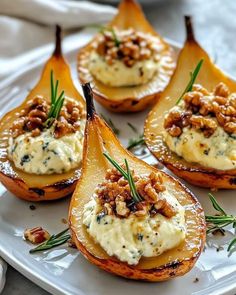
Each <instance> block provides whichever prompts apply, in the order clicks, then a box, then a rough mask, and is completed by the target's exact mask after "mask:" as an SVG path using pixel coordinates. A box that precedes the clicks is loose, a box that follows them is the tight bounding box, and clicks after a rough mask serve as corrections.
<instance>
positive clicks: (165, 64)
mask: <svg viewBox="0 0 236 295" xmlns="http://www.w3.org/2000/svg"><path fill="white" fill-rule="evenodd" d="M107 28H116V29H117V30H127V29H130V28H133V29H134V30H135V31H137V32H143V33H148V34H151V35H153V36H157V37H158V38H160V42H161V44H162V46H163V54H162V55H163V56H162V58H161V62H160V63H159V65H158V67H159V69H158V71H157V72H156V74H155V75H154V76H153V78H152V79H151V80H150V81H149V82H147V83H146V84H143V85H139V86H129V87H127V86H126V87H111V86H107V85H105V84H103V83H101V82H99V81H98V80H97V79H96V78H94V77H93V76H92V75H91V73H90V71H89V61H90V56H91V53H92V52H93V51H94V48H96V47H97V45H98V40H99V35H100V34H97V36H95V38H94V39H93V40H92V41H91V42H90V43H89V44H87V45H86V46H85V47H84V48H82V49H81V50H80V51H79V53H78V73H79V79H80V81H81V83H86V82H92V89H93V94H94V98H95V99H96V100H97V101H98V102H99V103H101V104H102V105H103V106H104V107H106V108H107V109H109V110H111V111H113V112H137V111H141V110H143V109H145V108H146V107H147V106H148V105H151V104H153V103H154V102H155V101H156V100H157V99H158V97H159V95H160V93H161V92H162V91H163V90H164V88H165V87H166V85H167V84H168V82H169V79H170V77H171V75H172V74H173V71H174V68H175V62H174V60H173V59H175V57H174V56H173V55H174V53H173V50H172V49H171V48H170V46H169V45H168V44H167V43H166V42H165V41H164V40H163V39H162V38H161V37H160V36H159V34H158V33H156V32H155V30H154V29H153V28H152V26H151V25H150V24H149V22H148V21H147V19H146V18H145V16H144V14H143V12H142V9H141V7H140V6H139V5H138V4H137V3H136V1H135V0H123V1H122V2H121V3H120V6H119V11H118V14H117V15H116V16H115V18H114V19H113V20H112V21H111V22H110V23H109V24H108V25H107ZM121 75H122V73H121Z"/></svg>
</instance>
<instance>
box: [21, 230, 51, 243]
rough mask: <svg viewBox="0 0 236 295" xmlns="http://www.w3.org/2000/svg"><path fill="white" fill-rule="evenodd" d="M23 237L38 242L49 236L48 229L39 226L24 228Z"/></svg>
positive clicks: (31, 241)
mask: <svg viewBox="0 0 236 295" xmlns="http://www.w3.org/2000/svg"><path fill="white" fill-rule="evenodd" d="M24 238H25V239H26V240H27V241H29V242H30V243H32V244H40V243H42V242H44V241H46V240H48V239H49V238H50V234H49V232H48V231H46V230H45V229H43V228H42V227H41V226H38V227H34V228H31V229H26V230H25V231H24Z"/></svg>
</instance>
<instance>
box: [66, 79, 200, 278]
mask: <svg viewBox="0 0 236 295" xmlns="http://www.w3.org/2000/svg"><path fill="white" fill-rule="evenodd" d="M83 88H84V93H85V97H86V101H87V125H86V130H85V141H84V150H83V164H82V175H81V178H80V180H79V182H78V184H77V186H76V189H75V192H74V194H73V196H72V199H71V204H70V209H69V222H70V228H71V232H72V237H73V241H74V243H75V244H76V246H77V248H78V249H79V250H80V251H81V252H82V254H83V255H84V256H85V257H86V258H87V259H88V260H89V261H90V262H92V263H93V264H95V265H97V266H98V267H100V268H102V269H104V270H105V271H108V272H111V273H113V274H116V275H119V276H122V277H126V278H129V279H137V280H147V281H163V280H168V279H170V278H173V277H176V276H180V275H183V274H185V273H186V272H188V271H189V270H190V269H191V268H192V267H193V266H194V264H195V262H196V260H197V259H198V257H199V255H200V253H201V251H202V249H203V245H204V242H205V218H204V213H203V209H202V207H201V205H200V204H199V202H198V201H197V199H196V198H195V197H194V196H193V194H192V193H191V192H190V191H189V190H188V189H187V188H186V187H184V186H183V185H182V184H181V183H180V182H178V181H177V180H175V179H173V178H172V177H171V176H169V175H167V174H165V173H164V172H161V171H158V170H157V169H155V168H154V167H152V166H150V165H148V164H147V163H145V162H143V161H142V160H140V159H137V158H136V157H134V156H133V155H132V154H131V153H129V152H128V151H127V150H125V149H124V148H123V147H122V146H121V144H120V142H119V141H118V139H117V138H116V137H115V135H114V134H113V132H112V131H111V129H110V128H109V127H108V126H107V125H106V123H105V122H104V121H103V120H102V119H101V118H100V117H99V116H98V115H97V114H96V112H95V110H94V106H93V103H92V91H91V89H90V88H89V86H88V85H87V84H86V85H84V86H83ZM104 152H108V153H109V155H110V156H111V157H112V158H113V159H114V160H115V161H117V162H118V163H123V161H124V159H127V161H128V163H129V166H130V168H131V169H134V170H135V173H138V174H139V175H144V174H149V173H151V172H154V173H161V175H162V177H163V180H164V183H165V186H166V187H168V189H170V191H171V194H173V196H175V197H176V198H177V199H178V201H179V203H180V204H181V205H182V206H184V208H185V210H186V211H185V218H186V227H187V234H186V239H185V240H184V242H182V243H181V244H180V245H179V246H178V247H176V248H174V249H171V250H169V251H167V252H165V253H163V254H161V255H160V256H157V257H151V258H141V260H140V262H139V263H138V265H136V266H131V265H128V264H126V263H124V262H121V261H119V260H118V259H116V258H115V257H110V256H109V255H108V254H107V253H106V252H105V251H104V249H103V248H102V247H100V245H98V244H97V243H95V242H94V240H93V238H92V237H91V236H90V235H89V234H88V232H87V229H86V226H85V225H84V224H83V211H84V206H85V205H86V204H87V203H88V202H89V201H90V200H91V197H92V195H93V193H94V190H95V188H96V187H97V185H98V184H99V183H101V182H102V181H103V180H104V178H105V174H106V171H107V169H109V168H111V166H110V164H109V163H108V161H107V160H106V158H105V157H104V156H103V153H104Z"/></svg>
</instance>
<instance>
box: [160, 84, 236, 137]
mask: <svg viewBox="0 0 236 295" xmlns="http://www.w3.org/2000/svg"><path fill="white" fill-rule="evenodd" d="M183 101H184V104H183V105H182V106H181V107H179V108H174V109H173V110H172V111H170V112H169V114H168V115H167V116H166V117H165V120H164V128H165V129H166V131H167V132H168V133H169V134H170V135H171V136H172V137H178V136H180V135H181V134H182V130H183V128H184V127H188V126H189V127H190V128H191V127H193V128H196V129H199V130H202V131H203V134H204V136H205V137H210V136H211V135H212V134H213V133H214V132H215V130H216V129H217V123H218V124H219V125H220V126H221V127H222V128H223V129H224V130H225V132H228V133H230V134H231V133H234V132H235V131H234V128H235V127H234V123H236V94H235V93H232V94H230V93H229V89H228V87H227V86H226V85H225V84H224V83H219V84H218V85H216V87H215V89H214V91H213V93H209V92H208V91H207V90H206V89H205V88H203V87H202V86H201V85H198V84H197V85H196V84H195V85H193V89H192V91H190V92H187V93H185V95H184V96H183Z"/></svg>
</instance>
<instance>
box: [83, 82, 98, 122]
mask: <svg viewBox="0 0 236 295" xmlns="http://www.w3.org/2000/svg"><path fill="white" fill-rule="evenodd" d="M82 89H83V93H84V97H85V100H86V107H87V119H88V120H89V119H92V118H93V117H94V115H95V114H96V111H95V107H94V103H93V92H92V88H91V86H90V83H85V84H83V85H82Z"/></svg>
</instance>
